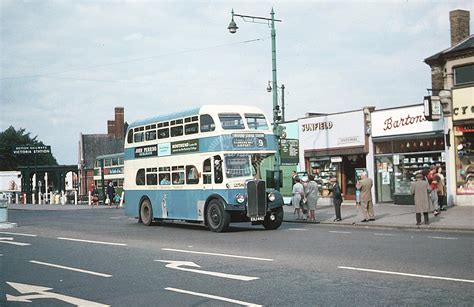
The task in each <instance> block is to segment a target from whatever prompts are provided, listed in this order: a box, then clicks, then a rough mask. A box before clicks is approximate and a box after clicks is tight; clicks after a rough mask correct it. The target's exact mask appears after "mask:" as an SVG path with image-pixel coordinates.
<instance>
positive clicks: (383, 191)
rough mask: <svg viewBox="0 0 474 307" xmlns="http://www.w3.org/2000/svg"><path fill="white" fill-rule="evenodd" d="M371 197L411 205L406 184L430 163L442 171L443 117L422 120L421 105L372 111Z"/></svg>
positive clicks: (443, 168) (443, 159)
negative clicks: (440, 118)
mask: <svg viewBox="0 0 474 307" xmlns="http://www.w3.org/2000/svg"><path fill="white" fill-rule="evenodd" d="M371 121H372V141H373V144H374V179H375V197H376V201H377V202H378V203H387V202H388V203H395V204H400V205H412V204H413V196H412V195H411V194H410V184H411V182H412V181H413V180H414V179H415V175H416V174H417V173H424V172H426V171H427V170H429V168H430V167H431V166H436V167H437V168H442V171H443V173H444V174H445V172H446V152H445V137H444V133H443V120H439V121H436V122H430V121H427V120H425V117H424V114H423V105H415V106H409V107H402V108H393V109H385V110H378V111H374V112H372V114H371Z"/></svg>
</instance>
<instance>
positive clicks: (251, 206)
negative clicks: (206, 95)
mask: <svg viewBox="0 0 474 307" xmlns="http://www.w3.org/2000/svg"><path fill="white" fill-rule="evenodd" d="M276 145H277V144H276V143H275V137H274V135H273V133H272V131H271V127H270V125H269V123H268V120H267V118H266V117H265V115H264V114H263V112H262V111H261V110H260V109H258V108H256V107H251V106H222V105H221V106H220V105H206V106H202V107H200V108H196V109H192V110H188V111H184V112H179V113H174V114H168V115H163V116H157V117H152V118H148V119H144V120H138V121H135V122H134V123H132V124H131V125H130V126H129V127H128V130H127V135H126V140H125V161H124V174H125V181H124V189H125V199H126V200H127V202H126V206H125V208H126V209H125V212H126V214H127V215H129V216H133V217H136V218H138V221H139V222H141V223H143V224H144V225H150V224H151V223H152V222H153V221H155V220H181V221H187V222H200V223H204V224H205V225H207V226H208V227H209V229H210V230H212V231H215V232H222V231H226V230H227V229H228V228H229V223H234V222H252V224H261V225H263V226H264V227H265V228H266V229H277V228H278V227H280V225H281V223H282V221H283V198H282V196H281V194H280V193H279V192H278V191H276V190H270V189H267V188H266V183H265V181H263V180H261V179H260V164H261V162H262V161H263V160H264V159H265V158H267V157H269V156H271V155H274V154H275V152H276V150H277V147H276Z"/></svg>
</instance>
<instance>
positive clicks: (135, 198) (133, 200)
mask: <svg viewBox="0 0 474 307" xmlns="http://www.w3.org/2000/svg"><path fill="white" fill-rule="evenodd" d="M143 196H146V197H148V199H149V200H150V202H151V205H152V207H153V217H154V218H156V217H157V213H158V212H157V211H158V208H157V207H158V206H157V204H156V191H153V190H148V191H147V190H126V191H125V199H126V201H125V214H126V215H127V216H132V217H138V215H139V211H140V200H141V199H142V197H143Z"/></svg>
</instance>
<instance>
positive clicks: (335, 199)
mask: <svg viewBox="0 0 474 307" xmlns="http://www.w3.org/2000/svg"><path fill="white" fill-rule="evenodd" d="M329 182H330V183H331V187H332V203H333V204H334V210H335V211H336V218H335V219H334V222H339V221H342V218H341V204H342V193H341V187H340V186H339V184H338V183H337V181H336V178H334V177H333V178H331V179H330V180H329Z"/></svg>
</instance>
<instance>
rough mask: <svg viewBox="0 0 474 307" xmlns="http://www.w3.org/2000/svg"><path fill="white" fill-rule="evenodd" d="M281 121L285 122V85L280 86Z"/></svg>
mask: <svg viewBox="0 0 474 307" xmlns="http://www.w3.org/2000/svg"><path fill="white" fill-rule="evenodd" d="M281 121H282V122H283V123H284V122H285V85H284V84H282V85H281Z"/></svg>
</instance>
